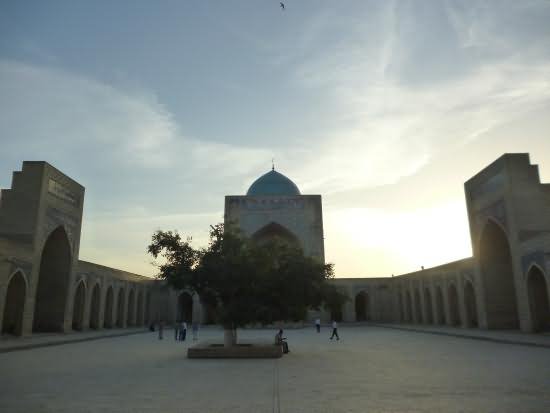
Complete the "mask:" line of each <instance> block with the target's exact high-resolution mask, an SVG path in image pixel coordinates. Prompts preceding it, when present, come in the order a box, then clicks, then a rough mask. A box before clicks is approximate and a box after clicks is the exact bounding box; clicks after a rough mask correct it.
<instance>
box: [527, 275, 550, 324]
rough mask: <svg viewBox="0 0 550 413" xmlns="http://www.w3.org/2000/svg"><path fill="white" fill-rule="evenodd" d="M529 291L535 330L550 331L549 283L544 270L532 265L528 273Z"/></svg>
mask: <svg viewBox="0 0 550 413" xmlns="http://www.w3.org/2000/svg"><path fill="white" fill-rule="evenodd" d="M527 291H528V294H529V309H530V311H531V319H532V323H533V331H534V332H541V331H550V304H549V300H548V285H547V283H546V280H545V278H544V274H543V272H542V271H541V270H540V269H539V268H538V267H535V266H533V267H531V269H530V270H529V272H528V273H527Z"/></svg>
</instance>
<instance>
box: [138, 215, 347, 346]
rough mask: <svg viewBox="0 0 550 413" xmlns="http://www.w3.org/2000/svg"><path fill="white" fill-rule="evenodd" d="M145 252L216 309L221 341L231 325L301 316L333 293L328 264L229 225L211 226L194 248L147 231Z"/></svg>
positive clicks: (231, 339)
mask: <svg viewBox="0 0 550 413" xmlns="http://www.w3.org/2000/svg"><path fill="white" fill-rule="evenodd" d="M148 251H149V253H151V254H152V255H153V256H154V257H155V258H157V257H158V256H162V257H163V258H164V263H163V264H161V265H159V266H158V267H159V274H158V277H159V278H161V279H164V280H166V281H167V282H168V284H170V285H172V286H173V287H174V288H178V289H183V288H188V289H190V290H192V291H195V292H196V293H197V294H199V296H200V297H201V300H202V302H203V303H205V304H208V305H209V306H211V307H214V308H215V309H216V314H217V317H218V320H217V321H218V322H219V323H220V324H222V325H223V327H224V330H225V338H226V339H225V343H226V345H229V344H234V343H235V342H236V329H237V327H242V326H244V325H247V324H251V323H262V324H271V323H273V322H275V321H282V320H295V321H297V320H303V319H304V317H305V315H306V313H307V310H308V308H319V307H320V306H321V305H323V304H324V303H327V302H328V301H327V300H328V299H330V298H331V297H333V295H334V294H336V293H337V291H336V289H335V288H334V287H333V286H331V285H329V284H328V283H327V281H328V280H329V279H331V278H333V277H334V269H333V265H332V264H324V263H322V262H320V261H319V260H317V259H315V258H312V257H306V256H305V255H304V253H303V251H302V250H301V249H300V248H297V247H295V246H292V245H289V244H288V243H286V242H284V241H282V240H279V239H273V240H270V241H268V242H266V243H262V244H257V243H254V242H253V241H252V240H250V239H249V238H247V237H244V236H243V235H242V234H240V233H239V232H238V231H237V230H235V229H234V228H232V227H227V228H226V227H224V225H223V224H218V225H215V226H211V228H210V242H209V244H208V247H206V248H203V249H198V250H197V249H194V248H193V247H192V246H191V238H187V239H186V240H183V239H182V238H181V236H180V235H179V234H178V233H177V232H172V231H167V232H163V231H157V232H156V233H155V234H153V238H152V243H151V245H149V247H148Z"/></svg>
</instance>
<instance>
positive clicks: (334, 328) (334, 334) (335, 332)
mask: <svg viewBox="0 0 550 413" xmlns="http://www.w3.org/2000/svg"><path fill="white" fill-rule="evenodd" d="M334 337H336V340H340V337H339V336H338V323H337V322H336V320H334V321H332V335H331V336H330V339H331V340H332V339H333V338H334Z"/></svg>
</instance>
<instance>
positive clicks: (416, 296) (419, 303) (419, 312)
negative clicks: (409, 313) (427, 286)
mask: <svg viewBox="0 0 550 413" xmlns="http://www.w3.org/2000/svg"><path fill="white" fill-rule="evenodd" d="M414 310H415V315H416V320H415V321H416V322H417V323H423V322H424V320H423V319H422V301H421V300H420V292H419V291H418V290H414Z"/></svg>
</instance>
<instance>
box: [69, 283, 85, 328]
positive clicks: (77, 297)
mask: <svg viewBox="0 0 550 413" xmlns="http://www.w3.org/2000/svg"><path fill="white" fill-rule="evenodd" d="M85 303H86V287H85V286H84V282H83V281H80V282H79V283H78V285H77V287H76V290H75V292H74V303H73V324H72V327H73V330H82V326H83V324H84V304H85Z"/></svg>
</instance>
